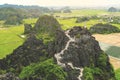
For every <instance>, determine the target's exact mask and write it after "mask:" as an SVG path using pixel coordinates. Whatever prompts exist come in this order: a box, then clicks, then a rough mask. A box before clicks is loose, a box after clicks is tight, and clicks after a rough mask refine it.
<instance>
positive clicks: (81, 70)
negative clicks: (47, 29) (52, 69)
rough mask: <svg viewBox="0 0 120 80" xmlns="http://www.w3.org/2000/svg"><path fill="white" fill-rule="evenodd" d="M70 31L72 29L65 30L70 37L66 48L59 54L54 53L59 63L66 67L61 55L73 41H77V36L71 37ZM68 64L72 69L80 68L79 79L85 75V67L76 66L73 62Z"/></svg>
mask: <svg viewBox="0 0 120 80" xmlns="http://www.w3.org/2000/svg"><path fill="white" fill-rule="evenodd" d="M69 31H70V30H67V31H66V32H65V35H66V36H67V37H68V38H69V40H68V42H67V43H66V46H65V48H64V49H63V50H61V51H60V52H59V53H57V54H55V55H54V56H55V58H56V60H57V64H58V65H60V66H61V67H65V66H66V64H65V63H62V62H61V59H62V57H61V55H63V54H64V51H65V50H67V49H68V47H69V45H70V43H71V42H75V38H72V37H70V35H69ZM67 65H69V66H70V67H71V68H72V69H76V70H80V74H79V76H78V77H77V78H78V80H81V77H82V75H83V70H84V69H83V68H79V67H74V66H73V64H72V63H71V62H69V63H67Z"/></svg>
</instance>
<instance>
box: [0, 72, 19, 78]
mask: <svg viewBox="0 0 120 80" xmlns="http://www.w3.org/2000/svg"><path fill="white" fill-rule="evenodd" d="M0 80H20V79H19V78H18V77H16V76H15V75H14V74H13V73H6V74H4V75H0Z"/></svg>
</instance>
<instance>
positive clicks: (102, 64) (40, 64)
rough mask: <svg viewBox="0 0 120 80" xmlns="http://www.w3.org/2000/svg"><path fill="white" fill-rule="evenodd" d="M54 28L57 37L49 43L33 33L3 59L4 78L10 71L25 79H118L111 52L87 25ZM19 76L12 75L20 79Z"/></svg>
mask: <svg viewBox="0 0 120 80" xmlns="http://www.w3.org/2000/svg"><path fill="white" fill-rule="evenodd" d="M47 19H48V20H49V18H47ZM51 21H52V20H51V19H50V21H49V24H51V25H52V22H51ZM39 22H40V21H39ZM45 22H46V21H45ZM45 22H44V21H43V23H45ZM37 23H38V22H37ZM46 25H47V24H46ZM52 26H54V25H52ZM52 26H51V27H52ZM46 28H48V27H46V26H45V29H46ZM38 30H39V29H38ZM36 31H37V30H36ZM48 32H49V31H48ZM52 32H54V34H55V35H54V40H53V41H50V42H49V43H47V44H45V43H43V40H40V39H39V38H36V34H33V35H31V36H30V37H29V38H28V39H27V40H26V41H25V42H24V44H23V45H21V46H20V47H18V48H17V49H15V50H14V51H13V53H11V54H10V55H8V56H7V57H6V58H4V59H1V60H0V73H1V75H0V80H5V79H6V78H4V79H3V78H2V77H3V76H4V75H5V74H7V73H10V72H12V73H14V75H15V76H18V77H19V78H21V80H116V79H115V74H114V70H113V68H112V66H111V64H110V62H109V57H108V55H107V54H105V53H104V52H103V51H102V50H101V49H100V47H99V44H98V42H97V41H96V40H95V38H94V37H93V36H92V35H91V33H90V32H89V31H88V30H87V29H85V28H81V27H80V26H76V27H73V28H72V29H69V30H66V31H63V30H61V29H58V28H56V29H53V31H52ZM49 33H51V30H50V32H49ZM49 59H52V60H53V62H51V61H50V62H49ZM2 74H3V75H2ZM63 74H64V75H63ZM18 77H17V79H15V78H12V79H15V80H19V79H18ZM8 80H11V79H10V77H8Z"/></svg>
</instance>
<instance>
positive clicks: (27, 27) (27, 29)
mask: <svg viewBox="0 0 120 80" xmlns="http://www.w3.org/2000/svg"><path fill="white" fill-rule="evenodd" d="M30 32H32V26H31V25H30V24H24V34H29V33H30Z"/></svg>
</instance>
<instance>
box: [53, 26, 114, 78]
mask: <svg viewBox="0 0 120 80" xmlns="http://www.w3.org/2000/svg"><path fill="white" fill-rule="evenodd" d="M64 34H65V35H66V37H67V38H68V41H67V42H66V43H65V47H64V48H61V50H60V51H58V52H57V53H56V54H54V57H55V60H56V63H57V64H58V65H60V66H61V67H63V68H64V70H65V71H66V72H67V73H68V77H67V80H109V79H112V80H115V79H114V72H113V73H112V71H111V70H112V67H111V65H110V63H109V58H108V56H107V55H106V54H105V53H104V52H103V51H102V50H101V49H100V47H99V44H98V42H97V41H96V40H95V38H94V37H92V36H91V34H90V33H89V32H88V30H86V29H82V28H80V27H74V28H73V29H71V30H67V31H65V33H64ZM61 36H62V35H61ZM59 41H64V40H62V39H59ZM57 45H59V44H57ZM101 55H104V56H102V57H101ZM103 57H105V58H106V59H105V60H101V62H102V61H103V62H104V63H105V65H104V64H103V65H101V63H99V62H100V61H99V59H102V58H103ZM86 67H88V68H91V67H92V68H93V67H94V68H99V69H100V71H101V73H100V74H97V75H96V74H94V73H93V74H92V75H93V76H92V77H93V79H86V76H84V74H86V73H83V71H84V68H86ZM102 73H103V74H102Z"/></svg>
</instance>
